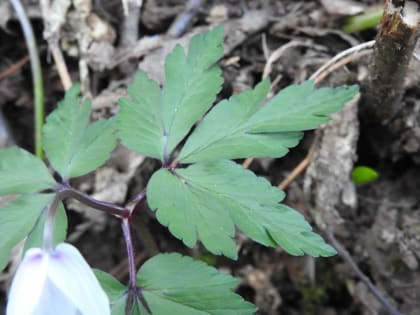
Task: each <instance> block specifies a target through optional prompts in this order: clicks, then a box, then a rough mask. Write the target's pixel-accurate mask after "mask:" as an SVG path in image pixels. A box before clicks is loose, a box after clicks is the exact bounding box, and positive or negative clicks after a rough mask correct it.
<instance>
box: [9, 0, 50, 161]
mask: <svg viewBox="0 0 420 315" xmlns="http://www.w3.org/2000/svg"><path fill="white" fill-rule="evenodd" d="M10 2H11V3H12V5H13V8H14V10H15V12H16V15H17V16H18V19H19V22H20V25H21V26H22V31H23V34H24V36H25V41H26V45H27V46H28V51H29V59H30V61H31V70H32V79H33V87H34V97H35V153H36V155H37V156H38V157H39V158H40V159H42V155H43V153H42V146H41V141H42V125H43V122H44V89H43V84H42V72H41V62H40V60H39V55H38V50H37V45H36V40H35V36H34V32H33V30H32V26H31V23H30V22H29V19H28V16H27V15H26V13H25V10H24V8H23V5H22V3H21V2H20V0H10Z"/></svg>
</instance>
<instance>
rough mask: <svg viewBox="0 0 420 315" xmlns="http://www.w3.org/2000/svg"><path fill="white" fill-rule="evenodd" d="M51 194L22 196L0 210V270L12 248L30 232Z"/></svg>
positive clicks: (51, 196) (48, 201)
mask: <svg viewBox="0 0 420 315" xmlns="http://www.w3.org/2000/svg"><path fill="white" fill-rule="evenodd" d="M53 198H54V195H53V194H37V195H24V196H21V197H19V198H17V199H14V200H12V201H10V202H8V203H7V204H6V205H4V206H3V207H1V208H0V218H1V220H0V231H1V235H2V237H0V270H3V268H4V267H5V266H6V264H7V260H8V258H9V255H10V251H11V250H12V248H13V247H14V246H15V245H16V244H17V243H19V242H20V241H21V240H23V239H24V237H25V236H26V235H28V233H29V232H30V231H31V230H32V228H33V227H34V225H35V223H36V222H37V219H38V217H39V216H40V214H41V211H42V210H43V209H44V208H46V207H47V206H48V204H49V203H50V202H51V200H52V199H53Z"/></svg>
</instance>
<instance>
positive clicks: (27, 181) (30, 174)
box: [0, 147, 56, 195]
mask: <svg viewBox="0 0 420 315" xmlns="http://www.w3.org/2000/svg"><path fill="white" fill-rule="evenodd" d="M55 184H56V183H55V180H54V178H53V177H52V176H51V174H50V173H49V172H48V169H47V167H46V166H45V164H44V163H43V162H42V161H41V160H40V159H38V158H37V157H36V156H35V155H32V154H30V153H29V152H27V151H25V150H23V149H21V148H18V147H11V148H7V149H3V150H0V195H11V194H26V193H33V192H37V191H40V190H43V189H47V188H53V187H54V186H55Z"/></svg>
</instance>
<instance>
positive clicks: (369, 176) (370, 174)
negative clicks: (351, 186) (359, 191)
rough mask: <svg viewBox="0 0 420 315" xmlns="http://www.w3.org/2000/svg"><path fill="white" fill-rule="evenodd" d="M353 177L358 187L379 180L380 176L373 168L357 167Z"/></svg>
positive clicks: (352, 174)
mask: <svg viewBox="0 0 420 315" xmlns="http://www.w3.org/2000/svg"><path fill="white" fill-rule="evenodd" d="M351 176H352V178H353V182H354V183H355V184H356V185H362V184H368V183H370V182H373V181H375V180H376V179H378V177H379V174H378V172H376V171H375V170H374V169H373V168H370V167H368V166H356V167H355V168H354V169H353V171H352V173H351Z"/></svg>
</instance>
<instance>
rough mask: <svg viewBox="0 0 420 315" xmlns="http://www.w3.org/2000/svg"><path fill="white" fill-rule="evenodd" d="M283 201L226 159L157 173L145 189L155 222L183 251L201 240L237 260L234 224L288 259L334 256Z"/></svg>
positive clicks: (278, 193)
mask: <svg viewBox="0 0 420 315" xmlns="http://www.w3.org/2000/svg"><path fill="white" fill-rule="evenodd" d="M175 172H176V173H175ZM162 196H164V197H165V198H162ZM283 198H284V193H283V192H281V191H279V190H278V189H277V188H275V187H272V186H271V185H270V183H269V182H268V181H267V180H265V179H263V178H260V177H257V176H256V175H255V174H254V173H252V172H251V171H248V170H245V169H243V168H242V167H241V166H240V165H238V164H236V163H234V162H232V161H229V160H215V161H208V162H202V163H197V164H193V165H191V166H189V167H188V168H186V169H177V170H175V171H174V172H170V171H168V170H166V169H161V170H159V171H158V172H156V173H155V174H154V175H153V176H152V178H151V179H150V181H149V184H148V188H147V201H148V203H149V206H150V208H151V209H157V214H156V215H157V218H158V220H159V222H160V223H161V224H163V225H165V226H168V228H169V231H170V232H171V233H172V234H173V235H174V236H176V237H178V238H179V239H182V240H183V242H184V243H185V244H186V245H187V246H190V247H192V246H194V245H195V244H196V242H197V239H198V238H199V239H200V240H201V242H202V243H203V245H204V246H205V247H206V248H207V249H208V250H209V251H211V252H212V253H214V254H223V255H225V256H228V257H231V258H236V245H235V243H234V241H233V240H232V237H233V236H234V232H235V225H236V226H237V227H238V228H239V229H240V230H242V231H243V232H244V233H245V234H247V235H248V236H249V237H251V238H252V239H253V240H255V241H257V242H259V243H261V244H264V245H266V246H273V247H274V246H278V245H279V246H281V247H283V248H284V249H285V250H286V251H287V252H289V253H290V254H292V255H303V254H305V253H306V254H309V255H311V256H314V257H317V256H324V257H327V256H332V255H334V254H335V253H336V251H335V250H334V248H332V247H331V246H329V245H328V244H326V243H325V242H324V240H323V239H322V238H321V237H320V236H319V235H317V234H315V233H313V232H312V231H311V227H310V225H309V223H308V222H307V221H306V220H305V218H304V217H303V216H302V215H301V214H300V213H298V212H297V211H295V210H293V209H291V208H289V207H287V206H285V205H282V204H279V202H280V201H282V200H283Z"/></svg>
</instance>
